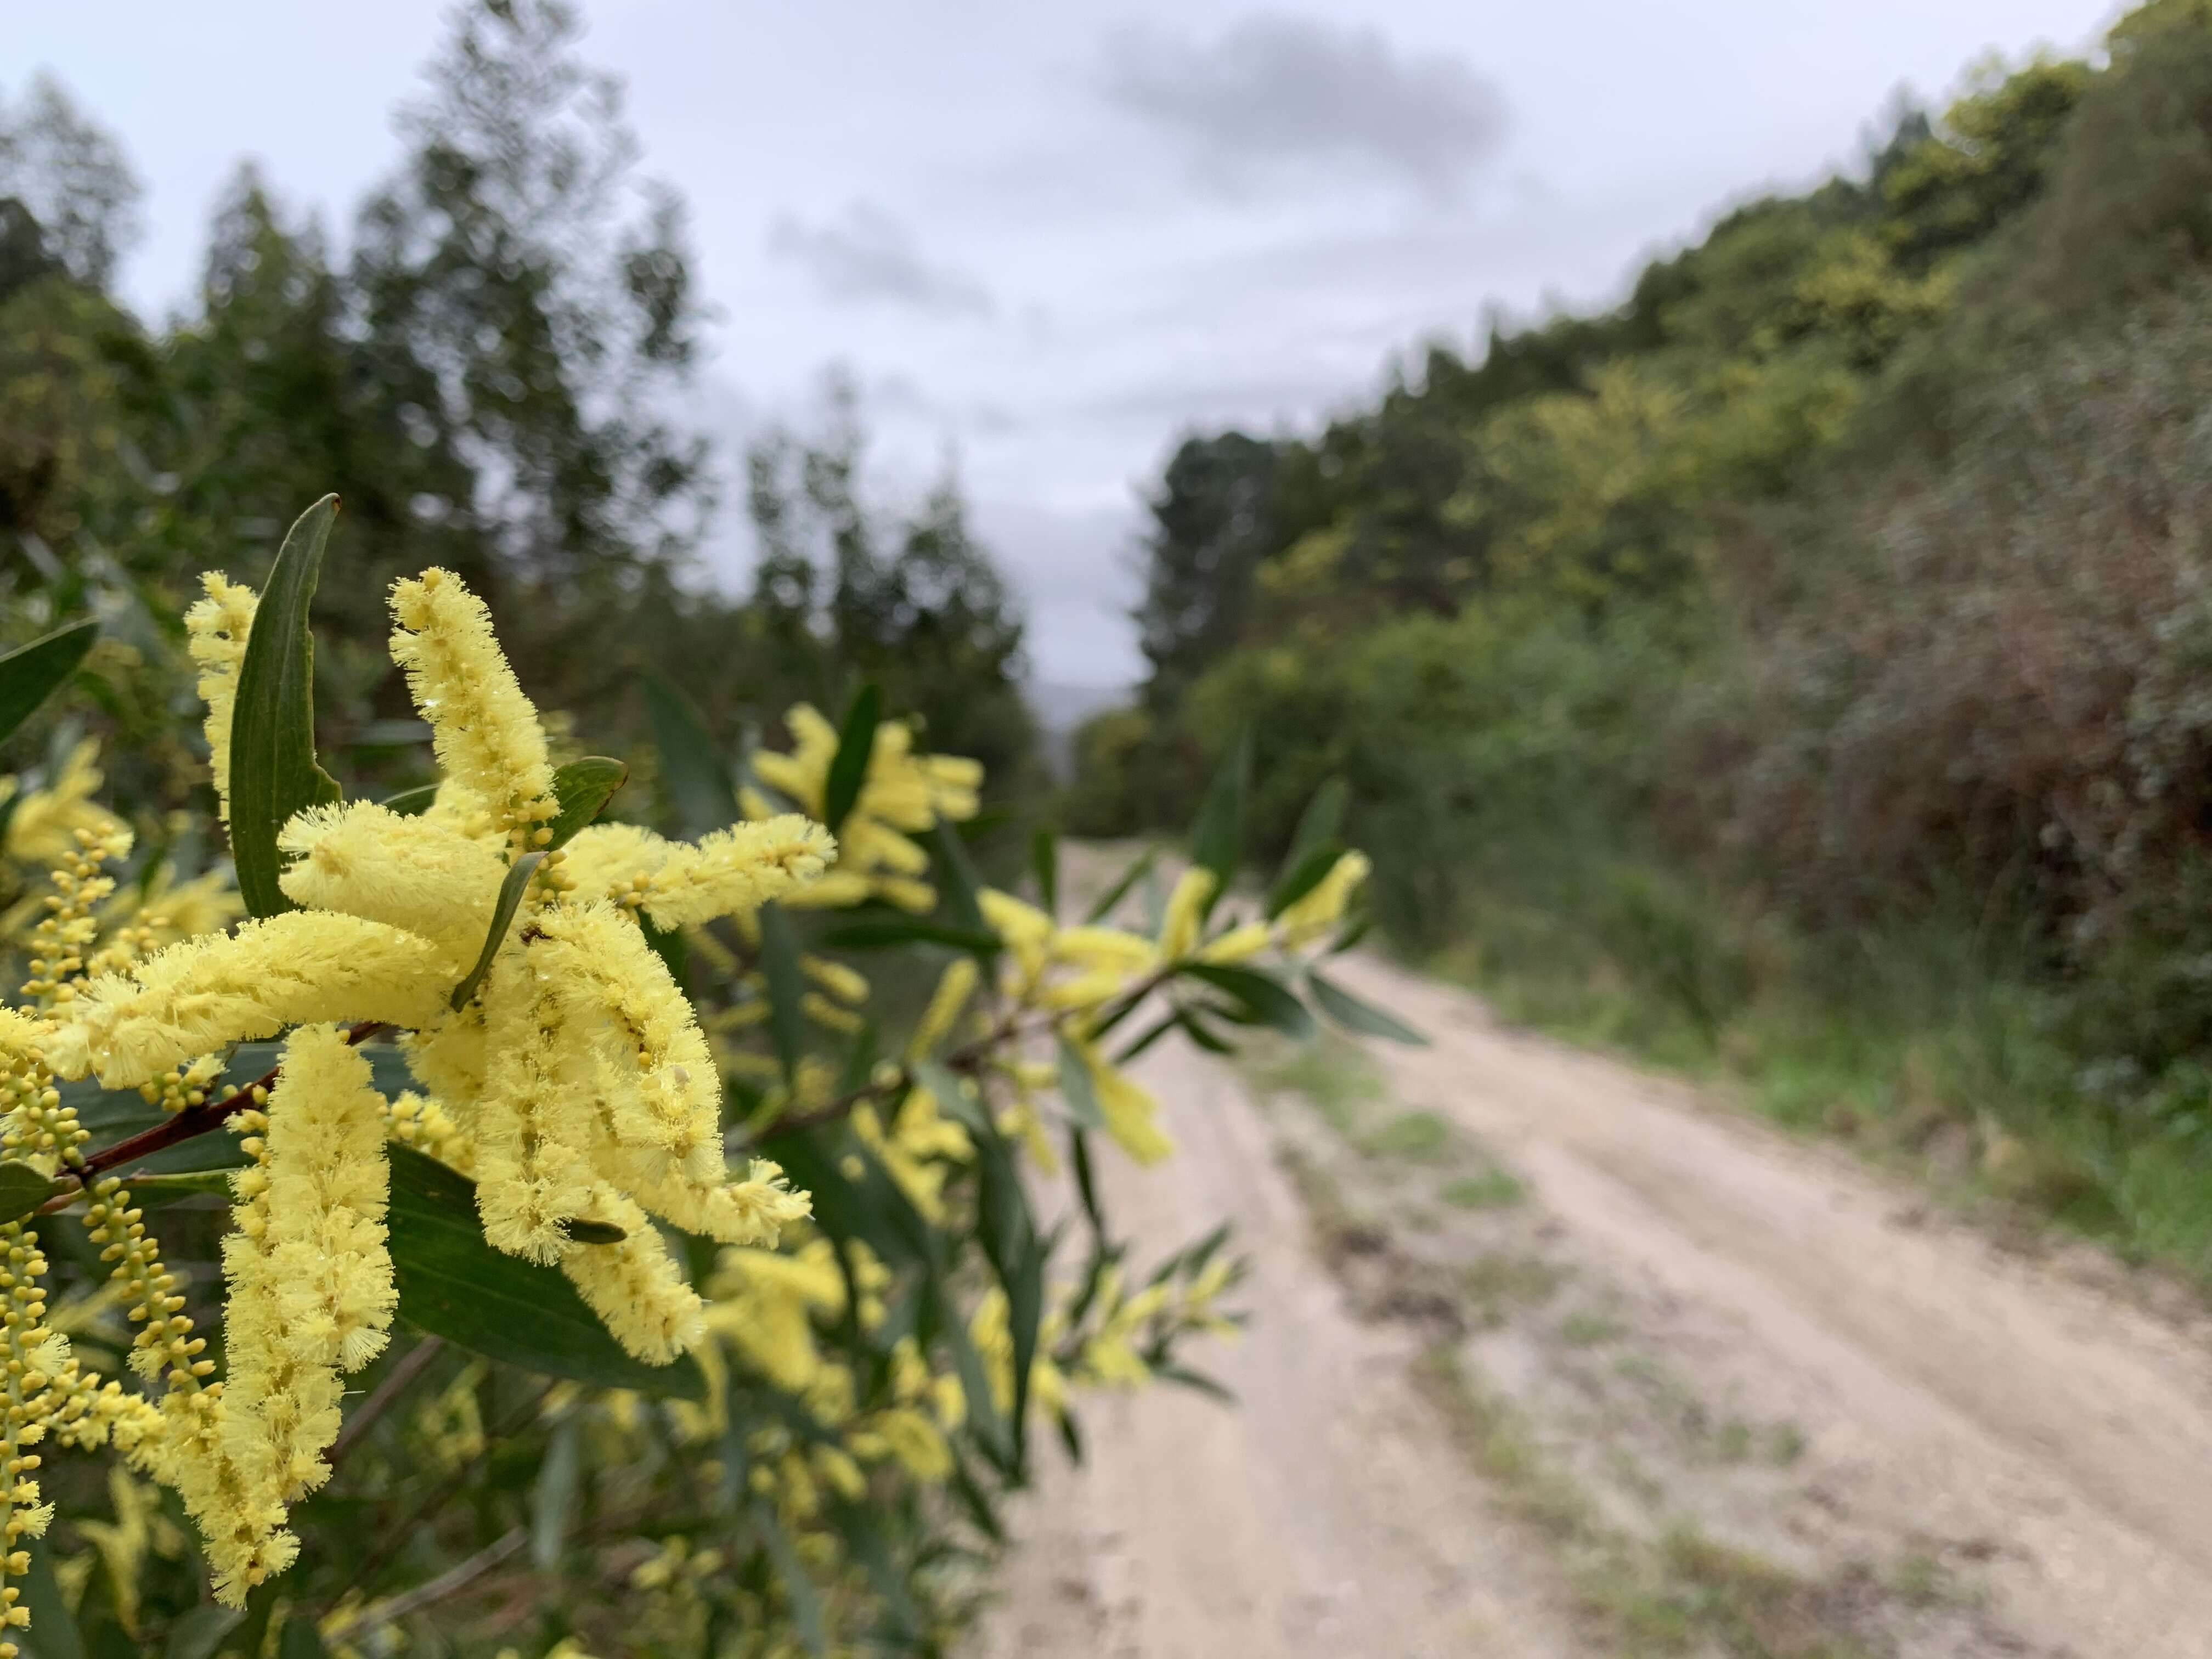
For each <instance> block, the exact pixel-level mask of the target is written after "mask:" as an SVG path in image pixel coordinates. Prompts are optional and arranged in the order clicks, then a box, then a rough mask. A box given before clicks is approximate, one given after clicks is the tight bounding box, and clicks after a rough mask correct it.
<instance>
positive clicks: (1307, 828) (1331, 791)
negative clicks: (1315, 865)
mask: <svg viewBox="0 0 2212 1659" xmlns="http://www.w3.org/2000/svg"><path fill="white" fill-rule="evenodd" d="M1351 804H1352V786H1351V785H1350V784H1348V783H1346V781H1344V780H1343V779H1342V778H1340V777H1332V778H1329V779H1328V780H1327V781H1324V782H1323V783H1322V787H1320V788H1318V789H1316V790H1315V791H1314V793H1313V799H1311V800H1310V801H1308V802H1307V803H1306V810H1305V811H1304V812H1302V813H1300V814H1299V815H1298V827H1297V829H1296V830H1294V831H1293V832H1292V833H1291V850H1290V851H1289V852H1287V853H1285V854H1284V855H1283V867H1282V869H1281V871H1280V872H1279V874H1278V879H1281V878H1283V877H1287V876H1288V875H1289V874H1290V873H1291V871H1293V870H1295V869H1297V867H1298V866H1300V865H1301V864H1304V862H1305V860H1306V859H1307V858H1308V856H1309V855H1310V854H1311V853H1312V852H1313V850H1314V848H1316V847H1321V846H1325V845H1326V844H1328V842H1333V841H1340V840H1342V839H1343V836H1344V813H1345V809H1346V807H1347V806H1349V805H1351Z"/></svg>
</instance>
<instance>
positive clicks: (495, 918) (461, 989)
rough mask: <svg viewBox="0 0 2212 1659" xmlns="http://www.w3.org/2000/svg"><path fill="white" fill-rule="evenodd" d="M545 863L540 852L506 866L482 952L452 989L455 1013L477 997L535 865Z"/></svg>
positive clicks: (520, 904) (520, 905)
mask: <svg viewBox="0 0 2212 1659" xmlns="http://www.w3.org/2000/svg"><path fill="white" fill-rule="evenodd" d="M544 862H545V854H544V853H543V852H537V853H525V854H523V855H522V856H521V857H520V858H519V859H517V860H515V861H514V862H513V864H511V865H509V866H507V879H506V880H504V881H502V882H501V883H500V884H499V902H498V903H497V904H495V905H494V906H493V907H492V913H491V927H490V930H489V932H488V933H485V934H484V942H483V950H481V951H478V952H477V965H476V966H475V967H473V968H471V969H469V975H468V977H467V978H466V979H465V980H463V981H461V982H460V983H459V985H456V986H455V987H453V996H452V998H451V999H450V1000H451V1001H452V1003H453V1007H454V1009H455V1011H456V1012H458V1011H459V1010H460V1009H463V1008H465V1007H467V1006H469V999H470V998H471V997H472V996H474V995H476V994H477V987H478V986H479V985H482V984H483V981H484V975H486V974H488V973H489V972H491V964H492V958H494V957H496V956H498V955H499V947H500V945H501V944H502V943H503V942H504V941H505V940H506V939H507V929H508V928H509V927H513V925H514V913H515V912H516V911H517V910H519V909H520V908H522V896H523V894H524V893H526V891H528V890H529V888H530V878H532V876H534V875H536V874H537V873H538V866H539V865H541V864H543V863H544Z"/></svg>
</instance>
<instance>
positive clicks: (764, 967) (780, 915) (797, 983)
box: [760, 904, 806, 1087]
mask: <svg viewBox="0 0 2212 1659" xmlns="http://www.w3.org/2000/svg"><path fill="white" fill-rule="evenodd" d="M760 935H761V975H762V977H763V978H764V979H766V980H767V981H768V1030H769V1037H770V1039H771V1040H772V1041H773V1042H775V1059H776V1064H777V1065H779V1066H781V1067H782V1068H783V1081H784V1084H785V1086H786V1087H789V1086H790V1085H792V1084H793V1082H794V1081H795V1080H796V1079H798V1076H799V1054H800V1051H801V1050H802V1049H803V1048H804V1047H805V1042H806V1021H805V1015H804V1014H803V1013H802V1012H800V1010H799V999H800V998H801V997H802V996H804V995H805V991H806V984H805V979H804V977H803V976H802V975H801V972H800V969H799V936H798V935H797V933H794V932H793V930H792V926H791V913H790V912H789V911H787V910H786V909H785V908H783V907H782V906H781V904H763V905H762V906H761V908H760Z"/></svg>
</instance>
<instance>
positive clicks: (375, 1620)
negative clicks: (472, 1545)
mask: <svg viewBox="0 0 2212 1659" xmlns="http://www.w3.org/2000/svg"><path fill="white" fill-rule="evenodd" d="M527 1540H528V1534H526V1533H525V1532H524V1531H523V1529H522V1528H520V1527H516V1528H513V1529H512V1530H510V1531H509V1532H507V1534H504V1535H503V1536H501V1538H500V1539H498V1540H497V1541H495V1542H494V1543H491V1544H489V1545H487V1546H485V1547H483V1549H480V1550H478V1551H477V1553H475V1554H474V1555H471V1557H469V1559H467V1560H465V1561H464V1562H462V1563H461V1564H460V1565H459V1566H456V1567H452V1568H449V1569H447V1571H444V1572H441V1573H440V1574H439V1575H438V1576H437V1577H435V1578H433V1579H431V1580H429V1581H428V1583H422V1584H417V1585H416V1587H415V1588H414V1589H411V1590H406V1591H403V1592H402V1593H401V1594H399V1595H395V1596H393V1597H392V1599H391V1600H390V1601H385V1602H381V1603H380V1604H379V1605H377V1606H375V1607H369V1608H368V1609H367V1610H366V1611H364V1612H362V1613H359V1614H357V1615H356V1616H355V1617H354V1618H353V1619H351V1620H349V1621H348V1622H347V1623H346V1624H344V1625H343V1626H340V1627H339V1628H338V1629H337V1630H335V1631H331V1632H325V1634H326V1635H327V1636H329V1637H331V1638H351V1637H353V1636H356V1635H357V1634H359V1633H360V1632H362V1631H369V1630H376V1629H378V1628H380V1627H381V1626H386V1625H391V1624H396V1623H398V1621H399V1620H402V1619H404V1618H405V1617H406V1616H407V1615H408V1614H409V1613H420V1612H421V1611H422V1609H423V1608H424V1607H428V1606H430V1605H431V1604H432V1603H433V1602H436V1601H444V1600H445V1599H446V1598H447V1596H449V1595H459V1593H460V1592H461V1591H462V1590H465V1589H467V1588H468V1587H469V1586H470V1585H471V1584H473V1583H476V1581H477V1579H479V1578H481V1577H483V1576H484V1574H486V1573H488V1572H489V1571H491V1570H492V1569H493V1568H494V1567H495V1566H497V1565H499V1564H500V1563H501V1562H502V1561H504V1560H506V1559H507V1557H508V1556H510V1555H513V1554H514V1553H516V1552H517V1551H518V1550H520V1549H521V1547H523V1545H524V1544H525V1543H526V1541H527Z"/></svg>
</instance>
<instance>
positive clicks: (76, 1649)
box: [20, 1537, 85, 1659]
mask: <svg viewBox="0 0 2212 1659" xmlns="http://www.w3.org/2000/svg"><path fill="white" fill-rule="evenodd" d="M23 1547H25V1548H26V1549H27V1550H28V1551H29V1552H30V1554H31V1570H30V1571H28V1572H27V1573H25V1574H24V1575H23V1605H24V1606H25V1607H27V1608H28V1609H30V1613H31V1628H30V1629H29V1630H27V1631H25V1632H21V1640H20V1644H21V1647H22V1648H23V1650H24V1652H26V1653H27V1654H28V1655H29V1656H30V1659H85V1652H84V1638H82V1637H81V1636H80V1635H78V1634H77V1628H76V1620H74V1619H72V1618H71V1617H70V1610H69V1603H68V1602H67V1601H64V1600H63V1599H62V1587H61V1583H60V1581H59V1580H58V1579H56V1578H55V1577H54V1563H53V1548H54V1541H53V1540H52V1537H46V1538H30V1539H26V1540H25V1541H24V1546H23Z"/></svg>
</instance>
